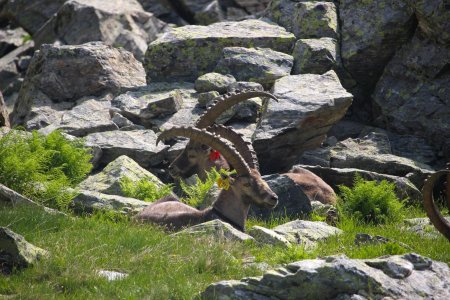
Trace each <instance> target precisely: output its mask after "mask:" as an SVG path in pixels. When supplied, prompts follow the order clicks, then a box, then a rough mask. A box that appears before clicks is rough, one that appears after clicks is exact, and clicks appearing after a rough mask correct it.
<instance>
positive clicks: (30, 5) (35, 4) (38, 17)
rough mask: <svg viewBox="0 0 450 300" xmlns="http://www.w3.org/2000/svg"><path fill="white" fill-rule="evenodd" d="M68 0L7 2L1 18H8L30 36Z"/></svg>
mask: <svg viewBox="0 0 450 300" xmlns="http://www.w3.org/2000/svg"><path fill="white" fill-rule="evenodd" d="M66 1H67V0H33V1H29V0H12V1H6V3H5V5H4V6H3V9H2V10H1V12H0V18H4V17H6V18H8V19H10V20H11V21H13V22H14V23H15V24H18V25H19V26H20V27H22V28H24V29H25V30H26V31H28V32H29V33H30V34H32V35H33V34H34V33H36V31H38V29H39V28H41V26H42V25H44V24H45V22H47V21H48V19H50V18H51V16H52V15H53V14H54V13H56V12H57V11H58V9H59V8H60V7H61V5H63V4H64V2H66Z"/></svg>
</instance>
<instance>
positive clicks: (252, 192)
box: [135, 127, 278, 231]
mask: <svg viewBox="0 0 450 300" xmlns="http://www.w3.org/2000/svg"><path fill="white" fill-rule="evenodd" d="M174 136H184V137H188V138H190V140H191V141H192V142H195V143H199V144H204V145H208V146H209V147H212V148H214V149H216V150H218V151H220V153H221V154H222V155H223V156H224V157H225V158H226V159H227V161H228V162H230V164H231V165H232V166H233V167H234V169H235V170H236V176H231V177H230V178H229V181H230V187H229V188H228V189H226V190H225V189H223V190H222V191H221V192H220V194H219V196H218V198H217V200H216V201H215V202H214V203H213V204H212V207H208V208H206V209H204V210H197V209H195V208H192V207H190V206H188V205H186V204H184V203H181V202H176V201H168V202H165V201H161V202H156V203H153V204H151V205H150V206H147V207H146V208H144V209H143V210H142V211H141V212H140V213H138V214H137V215H136V216H135V219H136V220H140V221H142V222H150V223H156V224H160V225H166V226H168V227H171V228H173V229H180V228H182V227H185V226H189V225H195V224H199V223H203V222H206V221H209V220H213V219H221V220H223V221H225V222H227V223H230V224H231V225H233V226H234V227H235V228H237V229H239V230H241V231H244V228H245V221H246V219H247V214H248V210H249V207H250V204H255V205H258V206H265V207H268V208H274V207H275V206H276V205H277V203H278V197H277V195H276V194H275V193H274V192H273V191H272V190H271V189H270V188H269V186H268V185H267V183H266V182H265V181H264V180H263V179H262V178H261V175H260V174H259V172H258V170H257V169H255V168H253V167H252V166H253V165H254V164H255V163H256V161H254V162H253V164H250V165H249V164H248V163H247V162H246V161H245V160H244V158H243V157H242V156H241V155H240V154H239V153H238V152H237V151H236V150H235V149H234V148H233V146H232V145H230V143H229V142H228V141H226V140H224V139H223V138H221V137H219V136H217V135H215V134H213V133H211V132H208V131H206V130H201V129H198V128H193V127H188V128H185V127H180V128H172V129H169V130H166V131H164V132H162V133H161V134H160V135H159V136H158V139H157V143H158V142H159V141H160V140H165V139H168V138H171V137H174Z"/></svg>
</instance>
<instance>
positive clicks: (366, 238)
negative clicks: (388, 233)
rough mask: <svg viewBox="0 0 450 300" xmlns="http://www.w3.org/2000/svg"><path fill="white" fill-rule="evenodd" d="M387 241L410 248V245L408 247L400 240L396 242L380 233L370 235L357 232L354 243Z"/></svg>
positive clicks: (383, 242)
mask: <svg viewBox="0 0 450 300" xmlns="http://www.w3.org/2000/svg"><path fill="white" fill-rule="evenodd" d="M387 243H392V244H398V245H400V246H401V247H403V248H405V249H410V250H411V247H409V246H408V245H406V244H404V243H402V242H397V241H395V240H392V239H389V238H386V237H384V236H381V235H375V236H372V235H370V234H367V233H357V234H356V235H355V244H356V245H358V246H360V245H364V244H387Z"/></svg>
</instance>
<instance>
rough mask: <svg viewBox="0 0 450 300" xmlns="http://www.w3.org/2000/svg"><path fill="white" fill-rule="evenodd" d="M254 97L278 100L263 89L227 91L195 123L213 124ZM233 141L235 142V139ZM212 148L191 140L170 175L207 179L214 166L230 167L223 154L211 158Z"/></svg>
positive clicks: (218, 167)
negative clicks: (228, 111)
mask: <svg viewBox="0 0 450 300" xmlns="http://www.w3.org/2000/svg"><path fill="white" fill-rule="evenodd" d="M254 97H269V98H272V99H274V100H276V101H278V100H277V98H276V97H275V96H273V95H272V94H270V93H267V92H262V91H254V90H246V91H236V92H232V93H227V94H225V95H223V96H220V97H218V98H216V99H215V100H214V103H213V104H212V105H211V106H210V107H209V108H208V110H207V111H206V113H205V114H203V115H202V116H201V117H200V118H199V119H198V121H197V122H196V123H195V127H196V128H199V129H203V128H207V127H208V126H211V125H213V124H214V121H215V120H216V119H217V118H218V117H219V116H220V115H221V114H222V113H223V112H225V111H226V110H227V109H229V108H230V107H232V106H233V105H236V104H238V103H240V102H242V101H245V100H248V99H251V98H254ZM232 142H233V143H234V141H232ZM211 150H212V149H211V148H210V147H209V146H207V145H204V144H202V143H198V142H196V141H192V140H191V141H190V142H189V143H188V144H187V145H186V148H185V149H184V150H183V152H182V153H181V154H180V155H179V156H178V157H177V158H176V159H175V160H174V161H173V162H172V163H171V164H170V166H169V173H170V175H171V176H172V177H181V178H188V177H190V176H192V175H194V174H197V175H198V177H199V178H200V179H202V180H205V178H206V172H205V171H209V170H211V169H212V168H216V169H217V170H219V169H221V168H223V169H229V167H230V166H229V165H228V163H227V161H226V160H225V159H224V158H223V156H220V155H219V156H218V157H217V158H216V159H214V160H211V159H210V154H211V153H210V152H211ZM215 150H217V149H215ZM238 150H239V149H238Z"/></svg>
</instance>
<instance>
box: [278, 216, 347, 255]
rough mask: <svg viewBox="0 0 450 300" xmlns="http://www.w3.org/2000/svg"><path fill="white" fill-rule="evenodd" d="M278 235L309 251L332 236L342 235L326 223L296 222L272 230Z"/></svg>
mask: <svg viewBox="0 0 450 300" xmlns="http://www.w3.org/2000/svg"><path fill="white" fill-rule="evenodd" d="M272 230H273V231H275V232H276V233H278V234H281V235H282V236H284V237H285V238H286V239H287V240H288V241H289V242H290V243H292V244H300V245H303V246H305V247H306V248H308V249H311V248H314V247H316V246H317V242H319V241H322V240H325V239H327V238H329V237H331V236H334V235H339V234H342V233H343V231H342V230H340V229H339V228H336V227H333V226H330V225H328V224H327V223H325V222H312V221H305V220H295V221H291V222H288V223H286V224H282V225H278V226H277V227H274V228H272Z"/></svg>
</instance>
